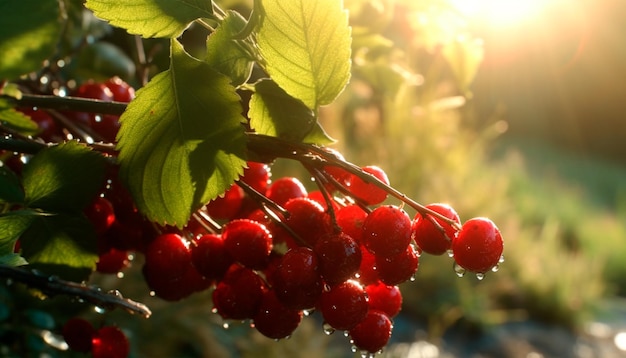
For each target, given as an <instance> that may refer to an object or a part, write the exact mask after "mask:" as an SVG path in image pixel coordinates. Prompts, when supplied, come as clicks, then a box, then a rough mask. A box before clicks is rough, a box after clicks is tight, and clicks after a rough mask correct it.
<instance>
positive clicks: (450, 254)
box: [446, 249, 454, 257]
mask: <svg viewBox="0 0 626 358" xmlns="http://www.w3.org/2000/svg"><path fill="white" fill-rule="evenodd" d="M446 252H447V253H448V257H454V251H452V249H449V250H448V251H446Z"/></svg>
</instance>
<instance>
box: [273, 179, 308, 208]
mask: <svg viewBox="0 0 626 358" xmlns="http://www.w3.org/2000/svg"><path fill="white" fill-rule="evenodd" d="M265 195H266V196H267V197H268V199H270V200H272V201H274V202H275V203H276V204H278V205H281V206H282V205H285V203H286V202H287V201H289V200H290V199H294V198H304V197H305V196H306V195H307V191H306V188H305V187H304V185H303V184H302V182H300V180H298V179H297V178H293V177H284V178H280V179H278V180H276V181H275V182H273V183H272V185H270V186H269V188H268V189H267V192H266V194H265Z"/></svg>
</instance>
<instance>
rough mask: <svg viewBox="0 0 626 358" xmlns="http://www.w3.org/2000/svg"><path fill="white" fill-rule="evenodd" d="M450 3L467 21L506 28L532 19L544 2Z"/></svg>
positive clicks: (483, 0)
mask: <svg viewBox="0 0 626 358" xmlns="http://www.w3.org/2000/svg"><path fill="white" fill-rule="evenodd" d="M450 3H451V4H452V5H453V6H454V7H455V8H456V9H457V10H458V11H459V12H460V13H461V14H462V15H463V16H465V17H466V18H468V19H472V20H475V21H481V22H486V23H489V24H491V25H497V26H507V25H512V24H516V23H519V22H522V21H525V20H527V19H529V18H532V17H533V16H534V15H536V14H537V13H538V12H539V11H540V10H541V9H542V7H544V6H545V4H546V0H523V1H520V0H450Z"/></svg>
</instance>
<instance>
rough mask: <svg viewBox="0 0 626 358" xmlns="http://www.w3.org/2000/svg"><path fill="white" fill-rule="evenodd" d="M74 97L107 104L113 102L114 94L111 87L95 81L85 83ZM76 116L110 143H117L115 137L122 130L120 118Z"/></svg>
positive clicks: (99, 115)
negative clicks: (96, 100)
mask: <svg viewBox="0 0 626 358" xmlns="http://www.w3.org/2000/svg"><path fill="white" fill-rule="evenodd" d="M74 95H75V96H76V97H82V98H92V99H98V100H101V101H107V102H110V101H113V92H111V90H110V89H109V87H107V86H106V85H105V84H104V83H96V82H93V81H88V82H85V83H83V84H82V85H81V86H80V87H78V89H77V90H76V92H75V93H74ZM76 116H77V117H78V118H81V119H80V120H81V121H85V120H86V124H88V125H89V126H90V127H91V128H93V130H94V131H95V132H96V133H97V134H99V135H100V136H101V137H102V138H103V139H104V140H106V141H108V142H114V141H115V136H116V135H117V132H118V131H119V129H120V123H119V116H115V115H110V114H92V113H88V114H87V115H86V116H85V115H84V114H77V115H76Z"/></svg>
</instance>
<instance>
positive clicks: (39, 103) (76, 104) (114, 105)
mask: <svg viewBox="0 0 626 358" xmlns="http://www.w3.org/2000/svg"><path fill="white" fill-rule="evenodd" d="M1 98H5V99H8V100H10V101H12V102H14V103H15V104H17V105H18V106H24V107H37V108H46V109H56V110H59V111H75V112H91V113H101V114H115V115H120V114H122V113H123V112H124V110H126V105H127V104H126V103H123V102H107V101H100V100H97V99H89V98H80V97H69V96H68V97H59V96H50V95H38V94H26V93H23V94H22V96H21V98H20V99H16V98H14V97H10V96H6V95H3V96H1Z"/></svg>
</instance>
